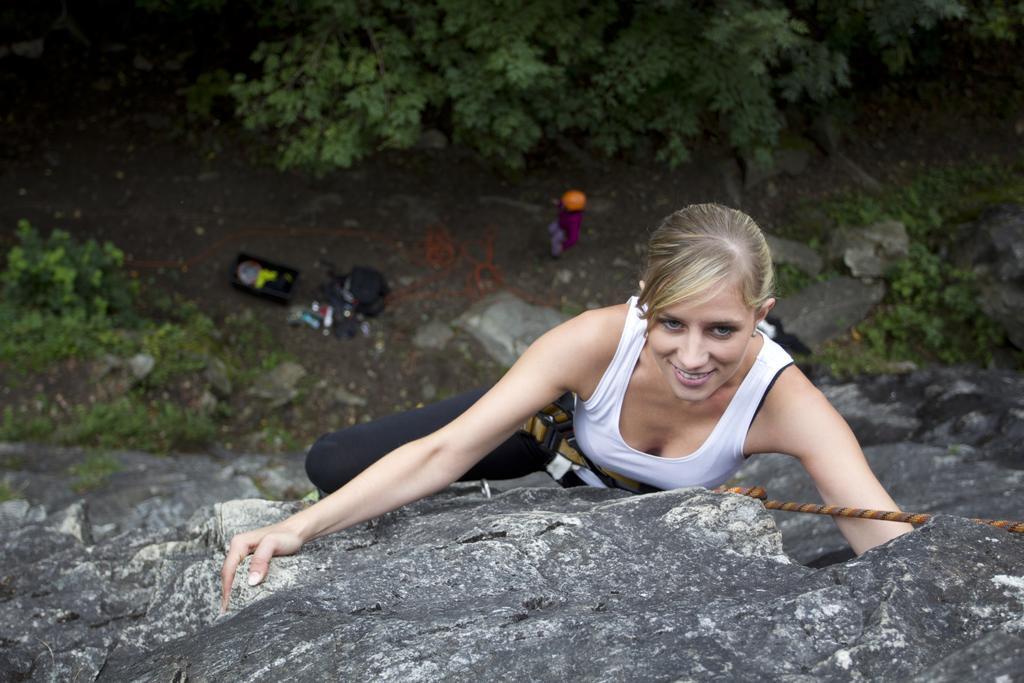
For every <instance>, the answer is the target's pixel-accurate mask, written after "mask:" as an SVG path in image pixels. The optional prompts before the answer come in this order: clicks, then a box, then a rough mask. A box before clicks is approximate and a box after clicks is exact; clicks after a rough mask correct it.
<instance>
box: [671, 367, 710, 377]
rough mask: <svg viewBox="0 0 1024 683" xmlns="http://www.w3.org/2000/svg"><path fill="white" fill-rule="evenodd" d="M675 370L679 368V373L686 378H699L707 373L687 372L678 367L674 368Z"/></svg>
mask: <svg viewBox="0 0 1024 683" xmlns="http://www.w3.org/2000/svg"><path fill="white" fill-rule="evenodd" d="M676 370H679V374H680V375H682V376H683V377H685V378H686V379H700V378H701V377H705V376H707V374H708V373H706V372H697V373H693V372H687V371H686V370H681V369H679V368H676Z"/></svg>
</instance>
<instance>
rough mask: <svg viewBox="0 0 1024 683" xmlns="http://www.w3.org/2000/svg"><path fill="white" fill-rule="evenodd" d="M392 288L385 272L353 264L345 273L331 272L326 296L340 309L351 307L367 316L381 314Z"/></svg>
mask: <svg viewBox="0 0 1024 683" xmlns="http://www.w3.org/2000/svg"><path fill="white" fill-rule="evenodd" d="M390 291H391V288H390V287H388V282H387V279H386V278H385V277H384V274H383V273H381V272H380V271H379V270H377V269H376V268H369V267H367V266H353V268H352V270H351V271H350V272H348V273H346V274H343V275H335V274H334V273H332V274H331V280H330V282H328V283H327V284H326V285H324V296H325V297H326V298H327V300H328V301H329V302H330V303H331V305H332V306H334V307H335V308H338V309H343V308H351V309H352V310H353V311H355V312H356V313H360V314H362V315H364V316H367V317H373V316H376V315H380V313H381V311H383V310H384V303H385V298H386V297H387V295H388V293H389V292H390Z"/></svg>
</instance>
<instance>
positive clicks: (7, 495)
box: [0, 479, 22, 503]
mask: <svg viewBox="0 0 1024 683" xmlns="http://www.w3.org/2000/svg"><path fill="white" fill-rule="evenodd" d="M21 499H22V496H21V493H20V492H19V491H15V490H14V489H13V488H12V487H11V485H10V484H8V483H7V482H6V481H5V480H3V479H0V503H6V502H7V501H9V500H21Z"/></svg>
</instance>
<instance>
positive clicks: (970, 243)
mask: <svg viewBox="0 0 1024 683" xmlns="http://www.w3.org/2000/svg"><path fill="white" fill-rule="evenodd" d="M958 232H959V233H960V239H959V245H958V246H959V249H958V250H957V253H956V257H955V259H956V261H957V263H958V265H960V266H961V267H965V268H969V269H971V270H972V271H973V272H974V274H975V276H977V277H978V280H979V282H980V284H981V294H980V296H979V297H978V305H979V306H980V307H981V309H982V310H983V311H985V312H986V313H987V314H989V315H990V316H991V317H992V318H993V319H995V320H997V321H999V322H1000V323H1001V324H1002V325H1003V328H1004V329H1005V330H1006V336H1007V337H1008V338H1009V340H1010V341H1011V342H1012V343H1013V345H1014V346H1016V347H1017V348H1018V349H1024V205H1020V204H1000V205H997V206H994V207H992V208H991V209H989V210H988V211H986V212H985V213H984V214H982V215H981V216H979V217H978V220H977V221H975V222H974V223H969V224H967V225H964V226H961V227H960V228H959V231H958Z"/></svg>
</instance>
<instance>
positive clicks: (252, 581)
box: [249, 572, 260, 586]
mask: <svg viewBox="0 0 1024 683" xmlns="http://www.w3.org/2000/svg"><path fill="white" fill-rule="evenodd" d="M259 582H260V575H259V574H257V573H256V572H249V585H250V586H255V585H256V584H257V583H259Z"/></svg>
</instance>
